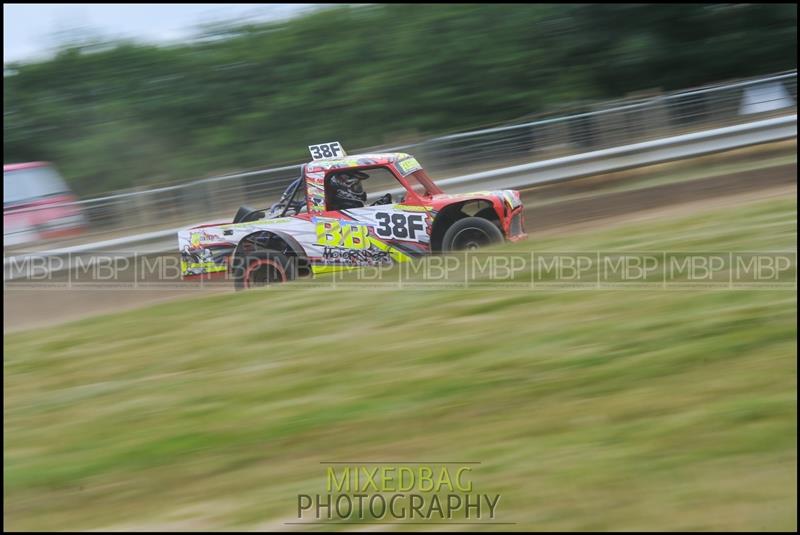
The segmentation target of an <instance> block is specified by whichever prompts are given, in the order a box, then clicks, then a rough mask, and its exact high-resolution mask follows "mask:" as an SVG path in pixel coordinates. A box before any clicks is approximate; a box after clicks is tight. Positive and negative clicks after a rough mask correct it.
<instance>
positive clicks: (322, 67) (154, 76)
mask: <svg viewBox="0 0 800 535" xmlns="http://www.w3.org/2000/svg"><path fill="white" fill-rule="evenodd" d="M796 65H797V6H796V5H793V4H782V5H760V4H750V5H744V4H715V5H712V4H696V5H692V4H684V5H666V4H651V5H641V4H639V5H633V4H629V5H604V4H596V5H557V4H552V5H541V4H540V5H536V4H534V5H523V4H517V5H491V4H470V5H447V4H438V5H397V4H392V5H365V6H355V7H349V6H332V7H331V8H328V9H324V10H322V11H318V12H315V13H311V14H308V15H305V16H302V17H299V18H295V19H291V20H289V21H285V22H281V23H268V24H247V23H244V22H242V23H238V24H233V25H231V24H228V25H217V26H213V27H206V28H205V29H204V31H203V32H201V33H200V34H199V35H198V38H197V39H196V40H194V41H192V42H189V43H185V44H182V45H178V46H153V45H146V44H139V43H133V42H113V43H103V42H93V43H75V44H71V45H68V46H64V47H63V48H62V49H61V50H60V51H59V52H58V53H57V55H56V56H55V57H54V58H53V59H51V60H49V61H44V62H38V63H24V64H11V65H5V74H4V86H5V88H4V91H3V112H4V121H3V148H4V152H5V156H4V161H5V162H17V161H28V160H50V161H54V162H56V163H57V164H58V165H59V166H60V168H61V169H62V171H63V172H64V174H65V175H66V176H67V178H68V179H69V181H70V182H71V184H72V186H73V188H74V189H75V190H76V192H77V193H79V194H81V195H88V194H94V193H98V192H102V191H108V190H112V189H118V188H125V187H131V186H141V185H148V184H155V183H164V182H168V181H178V180H185V179H189V178H196V177H200V176H209V175H211V174H214V173H219V172H225V171H229V170H239V169H244V168H252V167H257V166H263V165H266V164H277V163H280V162H286V161H299V160H302V159H304V158H305V157H306V156H307V151H306V146H307V145H308V144H310V143H315V142H320V141H331V140H339V141H341V142H342V143H343V145H344V146H345V148H350V149H351V150H352V149H354V148H358V147H367V146H375V145H380V144H383V143H393V142H398V141H402V140H410V139H416V138H418V137H420V136H424V135H432V134H439V133H444V132H448V131H453V130H459V129H466V128H471V127H475V126H478V125H483V124H489V123H496V122H500V121H507V120H511V119H514V118H516V117H520V116H524V115H530V114H533V113H538V112H541V111H543V110H548V109H553V108H554V107H558V106H560V105H563V104H564V103H570V102H577V101H584V102H586V101H591V100H597V99H604V98H616V97H621V96H624V95H625V94H626V93H629V92H632V91H639V90H646V89H653V88H658V89H661V90H665V91H666V90H674V89H681V88H685V87H691V86H695V85H699V84H704V83H709V82H716V81H720V80H725V79H730V78H738V77H746V76H754V75H759V74H766V73H772V72H776V71H782V70H787V69H793V68H796Z"/></svg>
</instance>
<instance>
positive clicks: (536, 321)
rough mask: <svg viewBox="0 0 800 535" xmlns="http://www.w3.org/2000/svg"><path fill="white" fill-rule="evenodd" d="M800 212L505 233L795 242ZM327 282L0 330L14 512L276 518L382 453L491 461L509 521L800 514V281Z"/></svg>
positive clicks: (709, 245) (689, 242) (162, 522)
mask: <svg viewBox="0 0 800 535" xmlns="http://www.w3.org/2000/svg"><path fill="white" fill-rule="evenodd" d="M796 210H797V208H796V203H795V201H794V199H791V198H781V199H773V200H768V201H759V202H752V203H748V204H740V205H737V206H735V207H732V208H731V207H728V208H725V209H716V210H710V211H707V212H705V213H703V214H701V215H692V216H683V217H679V218H675V217H670V216H664V218H663V219H660V220H655V221H648V222H641V221H640V222H636V223H632V224H629V225H625V226H618V227H615V228H612V229H599V230H595V231H592V232H584V233H581V234H575V235H572V236H559V237H553V238H549V239H547V240H541V241H539V240H537V241H533V240H532V241H528V242H526V243H520V244H513V245H507V246H504V249H505V250H507V251H509V252H527V251H530V250H531V249H533V250H535V251H536V250H538V251H557V250H564V251H576V250H589V251H594V250H597V249H603V250H609V249H613V250H631V251H642V250H645V251H654V250H662V249H673V250H680V251H692V250H702V249H710V250H712V251H729V250H731V251H754V250H755V251H763V250H770V251H774V250H792V251H793V250H795V249H796V236H797V228H796V219H797V211H796ZM321 284H322V285H323V286H324V291H321V290H322V289H323V286H320V285H306V286H302V287H301V286H300V285H297V286H296V287H291V286H286V287H284V288H274V289H267V290H260V291H252V292H247V293H242V294H228V295H221V296H220V295H218V296H212V297H200V298H196V299H191V300H182V301H178V302H172V303H168V304H162V305H159V306H154V307H151V308H146V309H140V310H135V311H132V312H126V313H122V314H117V315H112V316H105V317H97V318H91V319H87V320H83V321H79V322H75V323H71V324H68V325H63V326H59V327H55V328H50V329H47V330H36V331H27V332H21V333H16V334H12V335H8V336H6V337H5V340H4V349H5V355H4V361H3V369H4V402H5V412H4V432H5V438H4V520H5V525H6V528H8V529H16V530H21V529H33V530H44V529H54V530H61V529H99V528H128V529H153V528H156V527H163V528H166V529H231V528H239V529H263V528H273V529H275V528H280V527H282V525H281V523H282V522H286V521H291V520H292V517H293V515H294V512H295V507H296V500H297V498H296V496H297V494H298V493H308V494H311V493H316V492H322V491H323V488H324V482H325V479H324V467H323V466H322V465H321V464H320V462H322V461H331V460H360V461H365V460H387V459H388V460H409V461H430V460H455V461H480V462H481V463H482V464H481V465H479V466H477V467H476V468H475V470H474V476H473V481H474V484H475V488H476V490H477V491H478V492H484V493H489V494H493V493H501V494H502V500H501V502H500V505H499V507H498V514H499V517H498V519H497V520H499V521H503V522H515V523H517V524H515V525H512V526H505V527H508V528H511V529H528V530H590V529H594V530H637V529H659V530H665V529H677V530H689V529H702V530H711V529H713V530H745V529H753V530H764V529H780V530H790V529H796V527H797V509H796V502H797V491H796V488H797V438H796V436H797V396H796V393H797V363H796V352H797V342H796V325H795V324H796V319H797V311H796V306H797V300H796V290H793V289H789V290H769V291H766V290H760V291H755V290H747V291H744V290H735V291H734V290H693V291H600V290H583V291H553V290H549V291H535V290H533V291H532V290H527V289H518V290H515V291H509V290H503V291H497V290H492V289H476V288H467V289H463V288H462V289H457V288H456V289H429V290H416V289H408V288H406V289H392V288H383V289H377V288H371V289H366V288H365V289H363V290H354V289H353V287H352V286H348V287H347V288H339V289H335V290H330V289H328V288H327V284H325V283H324V282H323V283H321ZM428 527H430V526H428ZM318 529H328V528H322V527H318Z"/></svg>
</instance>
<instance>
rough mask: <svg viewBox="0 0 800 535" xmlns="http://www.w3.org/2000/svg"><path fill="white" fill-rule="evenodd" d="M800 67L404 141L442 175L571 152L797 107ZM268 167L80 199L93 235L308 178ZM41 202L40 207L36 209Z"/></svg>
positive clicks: (223, 213) (196, 217) (148, 225)
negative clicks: (797, 69)
mask: <svg viewBox="0 0 800 535" xmlns="http://www.w3.org/2000/svg"><path fill="white" fill-rule="evenodd" d="M796 102H797V71H791V72H787V73H781V74H776V75H772V76H767V77H760V78H755V79H749V80H743V81H738V82H733V83H726V84H718V85H713V86H706V87H701V88H695V89H691V90H685V91H677V92H673V93H665V94H657V95H650V96H647V97H641V98H630V99H625V100H619V101H613V102H603V103H599V104H598V103H595V104H587V105H583V106H575V107H574V108H573V109H572V110H571V113H568V114H563V112H561V113H562V115H560V116H541V117H537V118H534V119H533V120H528V121H525V122H520V123H517V124H509V125H503V126H496V127H492V128H484V129H481V130H475V131H471V132H463V133H456V134H451V135H446V136H441V137H435V138H430V139H425V140H422V141H419V142H416V143H412V144H407V145H403V146H399V147H386V146H383V147H368V148H364V149H357V150H353V149H350V150H349V152H350V153H353V154H355V153H364V152H377V151H386V152H394V151H405V152H410V153H412V154H414V155H415V156H416V157H417V159H419V160H420V161H421V162H422V164H423V165H424V166H425V167H426V169H427V170H428V171H429V173H430V174H431V175H432V176H433V177H434V178H446V177H448V176H453V175H455V174H458V173H463V172H467V171H471V170H481V169H485V168H489V167H491V166H495V167H496V166H497V165H498V163H499V164H500V165H511V164H515V163H525V162H532V161H537V160H544V159H549V158H554V157H558V156H567V155H571V154H578V153H583V152H588V151H593V150H598V149H603V148H608V147H614V146H619V145H626V144H631V143H636V142H640V141H647V140H651V139H658V138H663V137H666V136H671V135H678V134H682V133H687V132H694V131H698V130H705V129H710V128H716V127H721V126H728V125H732V124H738V123H744V122H750V121H754V120H757V119H762V118H767V117H772V116H777V115H784V114H788V113H796ZM302 163H304V162H298V163H297V164H296V165H288V166H283V167H276V168H268V169H263V170H256V171H248V172H242V173H235V174H229V175H224V176H219V177H213V178H206V179H202V180H195V181H191V182H186V183H183V184H179V185H174V186H168V187H161V188H154V189H148V190H142V191H133V192H125V193H117V194H112V195H106V196H103V197H97V198H92V199H86V200H82V201H78V202H77V203H75V204H77V205H78V206H79V207H80V208H81V210H82V211H83V213H84V214H85V216H86V217H87V219H88V221H89V228H90V230H89V232H90V233H92V234H94V235H100V234H108V233H112V234H113V233H114V232H117V233H120V232H122V231H145V230H152V229H156V228H164V227H165V226H178V225H181V224H190V223H197V222H200V221H204V220H208V219H214V218H217V219H218V218H223V219H224V218H227V217H232V214H233V213H234V211H235V210H236V208H237V207H238V206H240V205H243V204H250V205H254V206H257V207H263V206H265V205H267V204H269V202H270V201H272V200H275V199H276V198H277V197H278V196H279V195H280V193H281V192H282V191H283V190H284V188H285V187H286V186H287V185H288V184H289V183H290V182H291V181H292V180H293V179H295V178H297V177H298V176H299V172H300V166H301V164H302ZM32 210H35V208H34V209H32Z"/></svg>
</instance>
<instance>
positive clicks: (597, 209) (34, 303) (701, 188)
mask: <svg viewBox="0 0 800 535" xmlns="http://www.w3.org/2000/svg"><path fill="white" fill-rule="evenodd" d="M796 184H797V164H796V163H792V164H787V165H778V166H773V167H767V168H764V169H758V170H750V171H743V172H738V173H732V174H727V175H723V176H713V177H710V178H704V179H698V180H691V181H685V182H678V183H671V184H663V185H655V186H652V187H644V188H639V189H630V190H627V191H614V192H608V191H605V192H604V191H603V189H605V188H607V187H608V183H603V184H602V185H600V186H598V180H597V177H591V178H588V179H583V180H579V181H572V182H570V183H569V184H565V185H558V186H549V187H547V192H546V195H542V196H543V197H547V198H551V199H553V198H555V199H558V198H559V197H562V199H561V200H555V201H553V202H551V203H549V204H544V205H539V206H536V205H534V206H531V207H530V208H528V209H527V211H526V214H525V220H526V229H527V230H528V232H529V233H530V235H531V237H534V238H535V237H536V236H537V234H538V233H549V232H552V231H557V230H558V229H564V228H565V227H569V228H574V227H575V226H576V225H577V226H578V227H580V226H581V224H587V223H591V224H592V226H596V225H597V223H598V222H600V221H606V220H607V221H613V220H614V219H627V218H629V217H633V216H634V215H636V216H641V215H642V214H645V213H647V212H648V211H653V210H658V209H663V208H666V207H672V206H676V205H687V206H691V205H692V204H694V206H692V209H693V210H702V209H703V207H704V204H703V203H702V201H710V200H711V199H715V203H716V202H718V201H716V200H717V199H730V200H731V202H732V203H734V204H735V203H736V202H742V201H743V200H746V199H748V198H754V197H756V198H757V197H763V196H769V195H786V194H792V195H796ZM614 185H616V186H618V185H619V181H615V182H614ZM540 192H541V188H533V189H530V190H526V191H525V193H524V199H525V201H526V202H529V203H533V201H535V200H537V199H539V198H540V195H539V193H540ZM542 193H544V192H542ZM581 193H583V194H586V193H591V194H592V195H591V196H590V197H585V196H581V197H580V198H572V199H570V198H569V196H571V195H575V194H581ZM564 196H566V198H563V197H564ZM698 201H699V202H700V203H698ZM687 203H688V204H687ZM230 291H232V289H230V288H224V289H222V288H215V289H204V290H202V291H200V290H198V289H197V288H196V287H190V288H188V289H185V290H183V289H182V290H177V289H103V290H98V289H83V288H82V289H69V290H67V289H56V288H42V289H17V288H14V287H13V285H8V287H7V288H6V289H5V291H4V292H3V305H4V307H3V309H4V312H3V330H4V331H10V330H17V329H25V328H33V327H40V326H46V325H52V324H56V323H60V322H63V321H69V320H75V319H78V318H82V317H86V316H91V315H95V314H103V313H110V312H115V311H119V310H124V309H130V308H136V307H139V306H143V305H147V304H152V303H155V302H159V301H166V300H171V299H175V298H178V297H186V296H198V295H202V293H209V292H217V293H220V292H230ZM201 292H202V293H201Z"/></svg>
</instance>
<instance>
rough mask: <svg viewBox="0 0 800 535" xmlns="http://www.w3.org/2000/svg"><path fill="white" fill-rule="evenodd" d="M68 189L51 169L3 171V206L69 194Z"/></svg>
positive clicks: (59, 176)
mask: <svg viewBox="0 0 800 535" xmlns="http://www.w3.org/2000/svg"><path fill="white" fill-rule="evenodd" d="M69 192H70V190H69V187H67V185H66V184H65V183H64V179H63V178H61V175H59V174H58V172H57V171H56V170H55V169H53V168H52V167H30V168H28V169H17V170H15V171H3V204H9V203H18V202H22V201H30V200H34V199H39V198H41V197H47V196H50V195H56V194H58V193H69Z"/></svg>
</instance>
